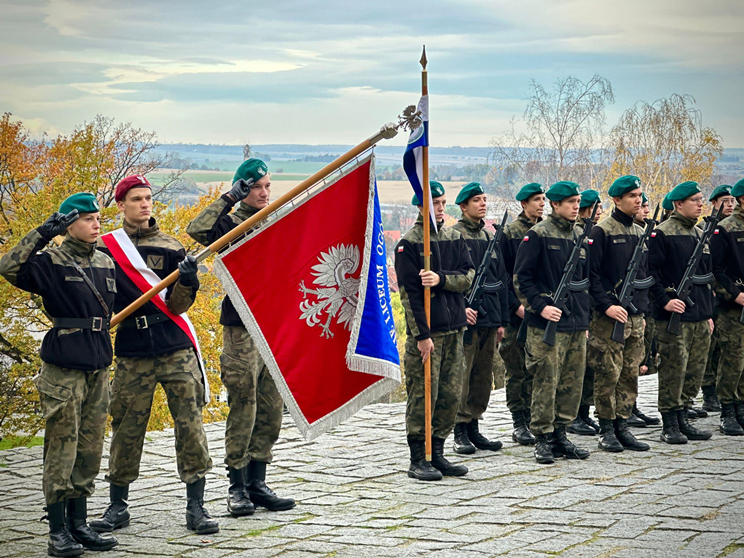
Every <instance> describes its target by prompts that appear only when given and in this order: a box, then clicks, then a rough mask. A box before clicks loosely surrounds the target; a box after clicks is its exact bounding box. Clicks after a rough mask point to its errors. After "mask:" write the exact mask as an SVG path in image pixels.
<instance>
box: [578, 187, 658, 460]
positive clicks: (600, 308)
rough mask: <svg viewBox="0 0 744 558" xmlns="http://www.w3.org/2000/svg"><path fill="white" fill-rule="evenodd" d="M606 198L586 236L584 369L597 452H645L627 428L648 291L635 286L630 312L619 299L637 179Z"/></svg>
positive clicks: (637, 201) (631, 240) (643, 267)
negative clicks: (617, 335) (616, 336)
mask: <svg viewBox="0 0 744 558" xmlns="http://www.w3.org/2000/svg"><path fill="white" fill-rule="evenodd" d="M608 194H609V195H610V197H611V198H612V201H613V203H614V204H615V209H614V210H613V212H612V215H611V216H610V218H609V219H605V220H604V221H602V222H601V223H599V224H598V225H597V226H596V227H594V228H593V229H592V231H591V233H590V236H589V253H590V254H591V272H590V274H589V277H590V282H591V287H590V290H589V291H590V293H591V295H592V298H593V300H594V312H593V316H592V321H591V325H590V327H589V347H588V349H587V360H588V363H587V368H588V367H591V368H592V370H593V373H594V403H595V405H596V408H597V415H598V416H599V442H598V445H599V449H601V450H604V451H610V452H620V451H623V450H624V449H628V450H633V451H647V450H648V449H649V445H648V444H646V443H643V442H639V441H638V440H636V438H635V436H633V434H632V433H631V432H630V430H629V428H628V419H629V418H630V416H631V415H632V413H633V407H634V405H635V401H636V397H637V395H638V372H639V370H640V367H641V362H642V361H643V356H644V345H643V330H644V327H643V315H644V313H645V312H646V310H647V307H648V291H647V288H640V287H638V288H637V290H636V292H635V296H634V297H633V308H629V309H627V310H626V309H625V308H623V307H622V306H620V304H619V300H618V293H619V292H620V291H621V290H622V288H623V284H624V282H625V276H626V273H627V270H628V266H629V265H630V261H631V259H632V257H633V253H634V251H635V249H636V246H638V242H640V237H641V235H642V232H643V231H642V230H641V228H640V227H638V226H637V225H635V224H634V219H633V216H634V215H635V214H636V213H638V212H639V211H640V209H641V202H642V199H641V181H640V179H639V178H638V177H636V176H622V177H620V178H618V179H617V180H615V182H613V184H612V186H611V187H610V189H609V192H608ZM641 258H642V261H641V262H640V268H639V271H638V274H637V276H636V281H638V282H642V281H643V280H644V279H646V278H647V276H648V266H647V261H646V255H645V254H643V253H642V254H641ZM649 286H650V285H649ZM616 323H621V324H624V331H623V342H622V343H618V342H616V341H614V340H613V339H612V338H611V337H612V330H613V328H614V326H615V324H616Z"/></svg>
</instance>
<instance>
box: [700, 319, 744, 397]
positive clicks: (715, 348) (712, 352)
mask: <svg viewBox="0 0 744 558" xmlns="http://www.w3.org/2000/svg"><path fill="white" fill-rule="evenodd" d="M713 321H714V323H715V327H714V328H713V335H711V337H710V349H709V350H708V363H707V364H706V366H705V374H703V384H702V386H703V387H709V386H714V387H715V385H716V378H717V377H718V366H719V363H720V360H721V345H720V343H719V342H718V318H714V319H713ZM737 322H738V317H737Z"/></svg>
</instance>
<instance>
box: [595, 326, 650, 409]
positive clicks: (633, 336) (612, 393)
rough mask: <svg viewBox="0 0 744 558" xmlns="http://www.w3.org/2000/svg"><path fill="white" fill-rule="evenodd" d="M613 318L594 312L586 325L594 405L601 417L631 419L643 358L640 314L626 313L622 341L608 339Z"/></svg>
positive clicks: (610, 334)
mask: <svg viewBox="0 0 744 558" xmlns="http://www.w3.org/2000/svg"><path fill="white" fill-rule="evenodd" d="M615 323H616V322H615V320H613V319H611V318H608V317H607V316H605V315H604V314H602V315H600V314H599V313H598V312H595V313H594V317H593V319H592V322H591V324H590V326H589V343H588V347H587V367H591V368H592V369H593V370H594V405H595V407H596V408H597V415H598V416H599V418H601V419H605V420H614V419H616V418H624V419H627V418H630V415H631V414H632V413H633V405H635V402H636V398H637V397H638V372H639V369H640V366H641V362H642V361H643V355H644V352H645V350H644V343H643V331H644V328H643V316H629V317H628V321H627V322H626V323H625V332H624V339H625V342H624V343H623V344H621V343H617V342H615V341H613V340H612V339H611V336H612V329H613V327H614V326H615Z"/></svg>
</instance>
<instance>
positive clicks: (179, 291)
mask: <svg viewBox="0 0 744 558" xmlns="http://www.w3.org/2000/svg"><path fill="white" fill-rule="evenodd" d="M122 228H123V229H124V231H125V232H126V233H127V235H128V236H129V238H130V240H131V241H132V244H134V246H135V247H136V248H137V251H138V252H139V253H140V255H141V256H142V259H143V260H145V264H146V265H147V267H148V268H149V269H150V270H151V271H152V272H153V273H155V275H157V276H158V277H160V279H164V278H165V277H167V276H168V275H170V274H171V273H172V272H173V271H175V270H176V268H177V267H178V264H179V263H180V262H181V261H183V259H184V258H185V257H186V250H184V248H183V246H182V245H181V243H180V242H178V240H176V239H175V238H173V237H172V236H168V235H167V234H165V233H164V232H162V231H161V230H160V228H159V227H158V224H157V222H156V221H155V219H150V223H149V228H146V229H142V228H139V227H135V226H134V225H131V224H129V223H127V222H126V221H124V223H123V225H122ZM98 249H99V250H100V251H101V252H103V253H104V254H106V255H107V256H109V257H111V258H112V259H113V256H112V255H111V252H109V250H108V248H106V246H105V244H103V241H102V240H100V239H99V240H98ZM114 261H115V260H114ZM198 289H199V285H198V283H197V284H196V286H195V287H187V286H185V285H183V284H182V283H181V282H180V281H176V282H175V283H173V284H171V285H170V286H169V287H168V290H167V292H166V295H165V299H166V304H167V306H168V310H170V311H171V312H173V313H174V314H183V313H184V312H186V311H187V310H188V309H189V308H190V307H191V305H192V304H193V302H194V299H195V298H196V291H197V290H198ZM116 290H117V291H118V292H117V295H116V302H115V306H114V309H115V311H116V312H120V311H121V310H123V309H124V308H126V307H127V306H129V304H131V303H132V302H134V301H135V300H136V299H138V298H139V297H140V295H142V291H140V290H139V289H138V288H137V286H136V285H135V284H134V283H133V282H132V280H131V279H130V278H129V277H127V274H126V273H124V271H122V269H121V267H120V266H119V263H118V262H116ZM160 313H161V312H160V309H159V308H158V307H157V306H155V304H153V303H152V302H148V303H146V304H144V305H143V306H141V307H140V308H138V309H137V310H136V311H135V312H134V313H133V314H132V315H131V316H130V317H129V318H127V319H126V320H124V323H125V324H127V325H129V324H132V323H133V322H135V320H136V317H137V316H152V315H155V314H160ZM122 325H124V324H122ZM190 347H192V344H191V341H190V340H189V338H188V337H187V336H186V334H185V333H184V332H183V330H181V328H180V327H178V326H177V325H176V324H175V323H173V322H172V321H171V320H167V321H164V322H158V323H156V324H152V325H151V326H148V327H147V328H144V329H137V328H136V327H118V328H117V330H116V342H115V345H114V351H115V353H116V356H120V357H140V358H151V357H154V356H155V355H167V354H170V353H174V352H176V351H179V350H181V349H188V348H190Z"/></svg>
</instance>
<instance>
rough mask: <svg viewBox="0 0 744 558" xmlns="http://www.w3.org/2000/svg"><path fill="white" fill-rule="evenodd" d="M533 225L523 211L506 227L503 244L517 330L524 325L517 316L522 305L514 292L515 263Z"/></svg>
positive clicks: (514, 322) (511, 317) (510, 303)
mask: <svg viewBox="0 0 744 558" xmlns="http://www.w3.org/2000/svg"><path fill="white" fill-rule="evenodd" d="M540 221H542V218H539V219H538V220H537V222H538V223H539V222H540ZM532 225H533V223H532V221H530V220H529V218H528V217H527V214H526V213H525V212H524V211H522V213H520V214H519V215H518V216H517V218H516V219H515V220H514V221H512V222H511V223H508V224H507V225H506V226H505V227H504V241H503V242H502V243H501V253H502V254H503V256H504V267H505V268H506V274H507V275H508V276H509V293H508V295H509V321H510V323H511V325H512V326H513V327H515V328H517V329H518V328H519V326H520V325H521V324H522V318H520V317H519V316H517V314H516V312H517V310H518V309H519V307H520V306H521V305H522V303H521V302H519V297H517V292H516V291H515V290H514V280H513V277H514V262H515V261H516V259H517V250H518V249H519V245H520V244H522V239H523V238H524V236H525V235H526V234H527V231H528V230H530V229H531V228H532Z"/></svg>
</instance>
